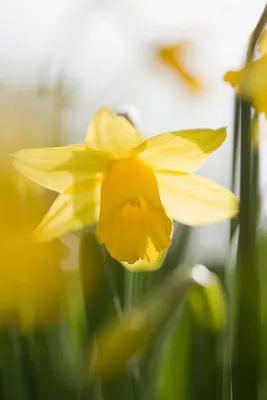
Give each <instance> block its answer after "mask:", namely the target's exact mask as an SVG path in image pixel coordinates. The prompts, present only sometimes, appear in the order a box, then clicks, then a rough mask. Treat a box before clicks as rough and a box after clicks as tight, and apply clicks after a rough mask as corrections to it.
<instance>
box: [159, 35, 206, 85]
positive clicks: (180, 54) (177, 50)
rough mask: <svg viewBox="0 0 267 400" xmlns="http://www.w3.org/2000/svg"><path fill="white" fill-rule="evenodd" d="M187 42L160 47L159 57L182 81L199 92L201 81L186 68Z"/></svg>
mask: <svg viewBox="0 0 267 400" xmlns="http://www.w3.org/2000/svg"><path fill="white" fill-rule="evenodd" d="M187 45H188V43H187V42H182V43H179V44H176V45H172V46H164V47H159V48H158V49H157V56H158V58H159V59H160V61H161V62H162V63H163V64H165V65H166V66H167V67H169V68H170V69H171V70H172V71H173V72H174V73H175V74H177V75H178V76H179V77H180V78H181V79H182V81H183V82H184V83H185V84H186V85H187V86H188V87H190V88H191V89H193V90H195V91H199V90H200V89H201V83H200V80H199V79H197V78H196V77H194V76H193V75H192V74H191V73H190V72H189V71H188V70H187V69H186V66H185V55H184V53H185V50H186V47H187Z"/></svg>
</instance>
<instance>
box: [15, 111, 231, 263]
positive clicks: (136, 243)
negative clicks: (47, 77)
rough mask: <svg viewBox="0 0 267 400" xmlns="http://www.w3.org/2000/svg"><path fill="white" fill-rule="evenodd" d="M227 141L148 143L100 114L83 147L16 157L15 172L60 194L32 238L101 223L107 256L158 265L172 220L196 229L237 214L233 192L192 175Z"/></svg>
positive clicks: (201, 138) (201, 134)
mask: <svg viewBox="0 0 267 400" xmlns="http://www.w3.org/2000/svg"><path fill="white" fill-rule="evenodd" d="M225 138H226V129H225V128H222V129H218V130H212V129H199V130H188V131H177V132H169V133H163V134H160V135H157V136H155V137H152V138H150V139H146V138H145V137H144V136H143V135H142V134H141V133H140V132H138V131H136V129H135V128H134V127H133V126H132V125H131V124H130V123H129V122H128V121H127V120H126V118H125V117H123V116H116V115H114V114H113V113H112V112H111V111H110V110H108V109H107V108H103V109H101V110H100V111H99V112H97V113H96V115H95V116H94V118H93V120H92V122H91V124H90V126H89V131H88V135H87V137H86V139H85V143H84V144H74V145H69V146H65V147H57V148H46V149H32V150H31V149H30V150H21V151H19V152H17V153H15V154H14V155H13V163H14V166H15V168H17V170H19V171H20V172H21V173H22V174H24V175H25V176H27V177H28V178H30V179H32V180H33V181H35V182H37V183H38V184H40V185H42V186H45V187H47V188H49V189H51V190H55V191H57V192H59V193H60V194H59V196H58V197H57V199H56V200H55V202H54V204H53V205H52V207H51V208H50V210H49V211H48V213H47V214H46V216H45V217H44V219H43V220H42V222H41V224H40V225H39V226H38V228H37V230H36V232H35V237H36V238H37V239H38V240H40V241H49V240H51V239H53V238H55V237H59V236H61V235H63V234H65V233H67V232H70V231H75V230H78V229H79V228H80V227H82V226H84V225H87V224H94V223H96V222H98V224H97V235H98V238H99V240H100V242H101V243H104V244H105V245H106V248H107V250H108V251H109V253H110V254H111V256H112V257H114V258H116V259H117V260H119V261H121V262H127V263H129V264H133V263H135V262H136V261H138V260H146V261H149V262H153V261H155V260H156V259H157V258H158V256H159V254H160V253H161V252H162V251H163V250H164V249H165V248H168V247H169V246H170V243H171V239H170V237H171V233H172V220H171V218H173V219H175V220H177V221H180V222H182V223H184V224H186V225H191V226H197V225H203V224H209V223H214V222H217V221H222V220H225V219H229V218H231V217H232V216H233V215H235V214H236V213H237V211H238V201H237V199H236V197H235V196H234V195H233V194H232V193H231V192H230V191H228V190H227V189H225V188H223V187H221V186H219V185H217V184H215V183H213V182H212V181H210V180H208V179H206V178H203V177H201V176H197V175H193V174H191V172H192V171H195V170H196V169H198V168H199V167H200V166H201V165H202V163H203V162H204V161H205V159H206V158H207V156H208V155H209V154H210V153H212V152H213V151H214V150H216V149H217V148H218V147H220V146H221V144H222V143H223V141H224V140H225Z"/></svg>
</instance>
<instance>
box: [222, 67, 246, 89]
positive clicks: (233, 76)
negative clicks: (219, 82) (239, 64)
mask: <svg viewBox="0 0 267 400" xmlns="http://www.w3.org/2000/svg"><path fill="white" fill-rule="evenodd" d="M242 72H243V69H241V70H239V71H228V72H226V74H225V75H224V77H223V79H224V81H225V82H229V83H230V85H231V86H232V87H233V88H234V89H237V88H238V86H239V83H240V78H241V74H242Z"/></svg>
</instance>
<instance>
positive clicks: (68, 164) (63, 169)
mask: <svg viewBox="0 0 267 400" xmlns="http://www.w3.org/2000/svg"><path fill="white" fill-rule="evenodd" d="M12 161H13V165H14V167H15V168H16V169H17V170H18V171H19V172H20V173H21V174H23V175H24V176H26V177H27V178H29V179H31V180H32V181H34V182H36V183H38V184H39V185H41V186H44V187H46V188H48V189H51V190H55V191H56V192H59V193H62V192H64V191H65V190H66V189H68V188H69V187H70V186H72V185H74V184H76V183H77V182H80V181H84V180H86V179H89V178H91V177H92V176H95V175H96V174H97V173H101V172H103V171H105V169H106V167H107V165H108V163H109V161H110V160H109V159H108V158H106V157H105V156H104V155H103V154H101V153H97V152H95V151H93V150H92V151H91V150H88V149H86V147H85V145H84V144H78V145H70V146H63V147H51V148H45V149H28V150H20V151H18V152H17V153H14V154H13V155H12Z"/></svg>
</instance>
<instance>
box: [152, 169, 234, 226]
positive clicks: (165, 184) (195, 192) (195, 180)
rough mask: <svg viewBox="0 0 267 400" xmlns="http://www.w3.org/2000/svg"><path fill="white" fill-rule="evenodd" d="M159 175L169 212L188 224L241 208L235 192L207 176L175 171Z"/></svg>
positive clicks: (222, 216)
mask: <svg viewBox="0 0 267 400" xmlns="http://www.w3.org/2000/svg"><path fill="white" fill-rule="evenodd" d="M156 177H157V180H158V185H159V190H160V195H161V199H162V202H163V205H164V206H165V209H166V212H167V214H168V215H169V216H170V217H172V218H174V219H175V220H177V221H179V222H181V223H183V224H185V225H189V226H200V225H205V224H211V223H215V222H219V221H223V220H227V219H230V218H232V217H233V216H234V215H235V214H236V213H237V212H238V200H237V198H236V197H235V195H234V194H233V193H232V192H230V191H229V190H228V189H225V188H223V187H222V186H220V185H218V184H216V183H214V182H212V181H210V180H209V179H207V178H204V177H202V176H197V175H190V174H182V173H180V174H179V173H175V172H165V173H158V174H156Z"/></svg>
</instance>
